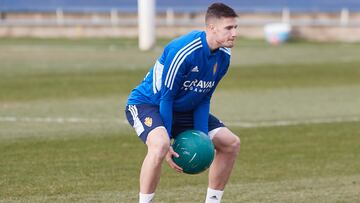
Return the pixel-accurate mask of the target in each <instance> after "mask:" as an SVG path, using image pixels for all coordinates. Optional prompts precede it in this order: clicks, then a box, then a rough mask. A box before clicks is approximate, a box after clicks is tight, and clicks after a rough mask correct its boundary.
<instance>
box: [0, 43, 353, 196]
mask: <svg viewBox="0 0 360 203" xmlns="http://www.w3.org/2000/svg"><path fill="white" fill-rule="evenodd" d="M166 41H167V40H161V41H160V42H159V43H158V47H156V49H155V50H154V51H151V52H139V51H138V50H137V47H136V41H135V40H132V39H118V40H115V39H82V40H65V39H57V40H52V39H48V40H38V39H0V202H124V203H128V202H137V194H138V174H139V168H140V165H141V162H142V159H143V157H144V155H145V153H146V148H145V146H144V145H143V144H142V142H141V141H140V140H139V139H138V138H137V137H136V135H135V132H134V131H133V130H132V129H131V128H130V127H129V126H128V125H127V124H126V123H125V119H124V113H123V110H124V105H125V102H126V98H127V95H128V93H129V92H130V91H131V89H132V88H133V87H134V86H135V85H136V84H138V83H139V82H140V81H141V80H142V78H143V77H144V75H145V74H146V72H147V69H148V68H149V67H150V66H151V65H152V64H153V63H154V60H155V59H156V57H157V56H158V55H159V54H160V53H161V51H162V46H163V45H164V44H165V43H166ZM359 56H360V44H347V43H315V42H292V43H289V44H285V45H283V46H276V47H273V46H269V45H267V44H265V43H264V42H262V41H248V40H239V42H238V44H237V47H235V48H234V49H233V51H232V59H233V61H232V64H231V70H230V71H229V73H228V75H227V76H226V77H225V78H224V80H223V81H222V83H221V85H220V86H219V88H218V89H217V91H216V93H215V95H214V97H213V101H212V106H211V108H212V112H213V113H214V114H216V115H217V116H218V117H219V118H221V119H222V120H223V121H224V122H225V123H227V124H228V125H229V127H230V128H231V129H232V130H233V131H234V132H235V133H236V134H237V135H239V136H240V138H241V141H242V146H241V152H240V155H239V157H238V160H237V162H236V166H235V169H234V171H233V174H232V178H231V180H230V182H229V184H228V186H227V188H226V190H225V194H224V197H223V202H224V203H233V202H284V203H285V202H304V203H305V202H306V203H308V202H311V203H318V202H324V203H325V202H326V203H328V202H331V203H335V202H336V203H343V202H349V203H350V202H351V203H352V202H360V192H359V191H360V161H359V160H360V57H359ZM163 169H164V170H163V174H162V179H161V182H160V185H159V188H158V191H157V194H156V198H155V202H164V203H173V202H179V203H180V202H182V203H183V202H203V199H204V196H205V191H206V187H207V173H203V174H200V175H195V176H189V175H184V174H177V173H176V172H175V171H172V170H170V169H169V167H168V166H167V165H166V164H164V166H163Z"/></svg>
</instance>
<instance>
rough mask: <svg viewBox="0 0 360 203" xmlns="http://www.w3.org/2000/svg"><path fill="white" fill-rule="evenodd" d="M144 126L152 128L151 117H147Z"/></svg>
mask: <svg viewBox="0 0 360 203" xmlns="http://www.w3.org/2000/svg"><path fill="white" fill-rule="evenodd" d="M144 124H145V125H146V126H147V127H151V126H152V118H151V117H146V118H145V120H144Z"/></svg>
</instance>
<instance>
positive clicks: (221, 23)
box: [213, 18, 238, 48]
mask: <svg viewBox="0 0 360 203" xmlns="http://www.w3.org/2000/svg"><path fill="white" fill-rule="evenodd" d="M213 25H214V27H213V32H214V34H215V40H216V42H217V43H218V44H219V46H221V47H227V48H232V47H233V46H234V45H235V40H236V36H237V27H238V26H237V18H220V19H217V20H216V21H214V24H213Z"/></svg>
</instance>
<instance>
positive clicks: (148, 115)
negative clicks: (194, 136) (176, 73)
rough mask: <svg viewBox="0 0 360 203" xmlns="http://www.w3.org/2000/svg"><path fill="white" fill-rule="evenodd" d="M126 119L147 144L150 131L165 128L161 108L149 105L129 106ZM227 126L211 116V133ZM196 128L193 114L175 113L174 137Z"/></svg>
mask: <svg viewBox="0 0 360 203" xmlns="http://www.w3.org/2000/svg"><path fill="white" fill-rule="evenodd" d="M125 114H126V118H127V120H128V121H129V123H130V125H131V126H132V127H133V128H134V129H135V131H136V134H137V135H138V136H139V137H140V139H141V140H142V141H143V142H144V143H146V139H147V136H148V134H149V133H150V131H152V130H153V129H155V128H157V127H160V126H164V123H163V121H162V119H161V116H160V112H159V106H157V105H149V104H137V105H127V106H126V108H125ZM224 126H225V125H224V124H223V123H222V122H221V121H220V120H219V119H217V118H216V117H215V116H213V115H211V114H209V121H208V128H209V134H210V132H211V131H213V130H215V129H218V128H220V127H224ZM193 128H194V119H193V112H174V113H173V122H172V129H171V132H172V135H175V136H176V135H178V134H179V133H181V132H183V131H185V130H190V129H193ZM173 137H174V136H173Z"/></svg>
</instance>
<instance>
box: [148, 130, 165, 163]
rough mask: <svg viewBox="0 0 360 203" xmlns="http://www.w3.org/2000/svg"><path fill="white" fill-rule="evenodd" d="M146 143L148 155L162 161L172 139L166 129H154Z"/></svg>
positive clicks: (158, 161)
mask: <svg viewBox="0 0 360 203" xmlns="http://www.w3.org/2000/svg"><path fill="white" fill-rule="evenodd" d="M146 144H147V146H148V156H151V157H153V158H154V161H156V162H157V163H161V162H162V161H163V159H164V158H165V156H166V154H167V152H168V151H169V147H170V139H169V137H168V135H167V132H166V130H165V129H154V130H153V131H151V132H150V133H149V136H148V139H147V141H146Z"/></svg>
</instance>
